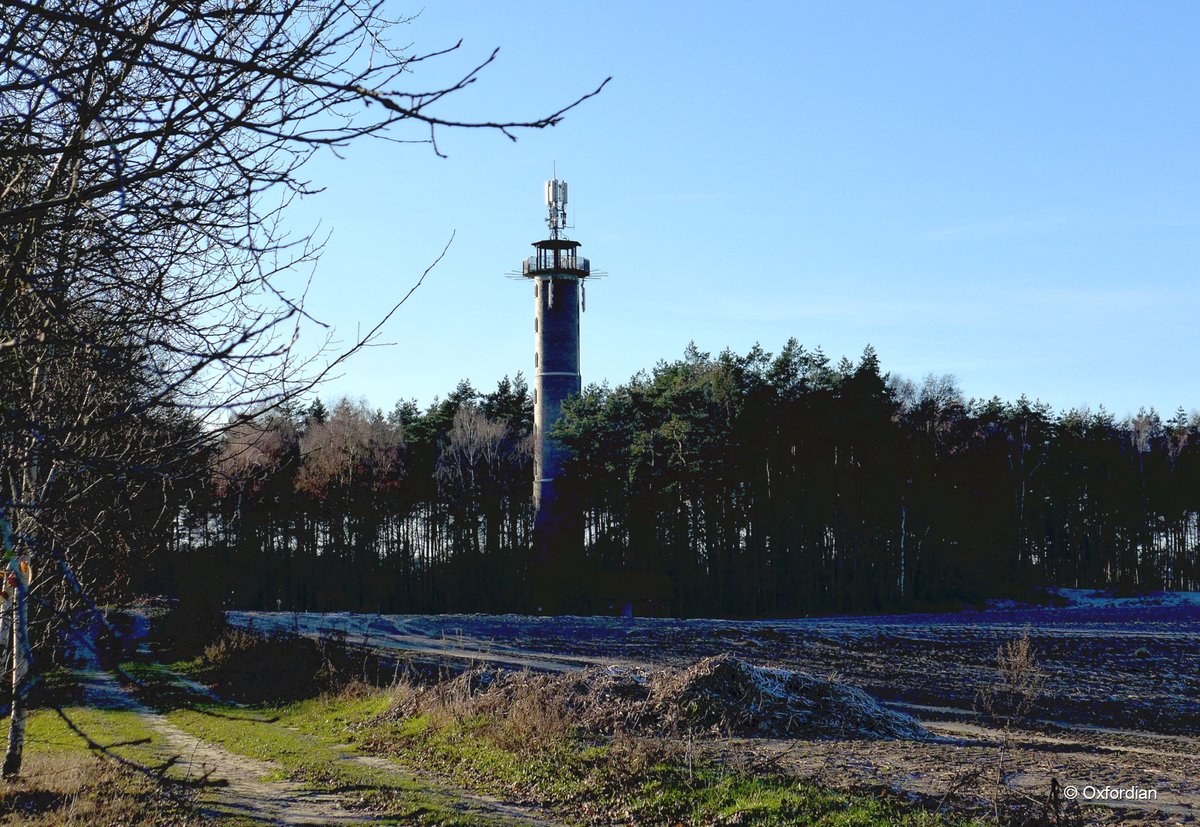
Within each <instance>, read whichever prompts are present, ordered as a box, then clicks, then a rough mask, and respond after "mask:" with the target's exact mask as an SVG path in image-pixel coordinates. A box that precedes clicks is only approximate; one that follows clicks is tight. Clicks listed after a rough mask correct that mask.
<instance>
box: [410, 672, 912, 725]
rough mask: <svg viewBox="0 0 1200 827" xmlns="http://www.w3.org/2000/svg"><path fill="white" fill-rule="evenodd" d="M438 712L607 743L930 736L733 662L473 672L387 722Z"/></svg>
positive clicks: (875, 710) (832, 687)
mask: <svg viewBox="0 0 1200 827" xmlns="http://www.w3.org/2000/svg"><path fill="white" fill-rule="evenodd" d="M434 708H436V709H438V710H440V711H441V712H443V713H444V712H451V713H452V714H454V715H455V716H456V717H457V716H462V717H469V716H471V715H493V716H498V717H510V716H512V715H513V714H514V713H516V712H517V711H518V710H521V709H530V708H537V709H540V710H544V711H550V710H554V711H556V712H558V713H561V717H562V718H563V719H564V720H568V721H571V722H572V723H573V725H574V726H576V727H578V728H580V729H582V730H584V731H586V732H589V733H593V734H600V735H612V734H615V733H617V732H625V733H629V734H636V735H647V736H653V735H661V736H677V735H682V734H684V733H688V732H693V733H700V732H705V733H710V734H714V735H743V736H761V737H772V738H784V737H805V738H849V739H881V738H889V739H911V740H921V739H924V738H928V737H929V734H928V733H927V732H926V731H925V729H924V728H923V727H922V726H921V725H920V724H919V723H917V721H916V720H914V719H913V718H911V717H909V716H907V715H903V714H900V713H898V712H893V711H891V710H888V709H884V708H883V707H881V706H880V705H879V704H878V703H876V702H875V700H874V699H873V698H871V697H870V696H869V695H867V694H866V693H865V692H863V691H862V690H861V689H858V688H856V687H852V686H846V685H844V684H840V683H836V682H833V681H828V680H821V679H819V678H816V677H813V676H811V675H806V674H804V673H802V672H793V671H790V670H786V669H773V668H767V667H761V666H754V665H752V664H749V663H746V662H745V661H742V660H739V659H737V658H735V657H733V656H731V655H719V656H717V657H712V658H707V659H705V660H702V661H699V662H698V663H695V664H693V665H691V666H689V667H687V668H683V669H676V668H663V669H655V670H638V669H630V668H624V667H609V668H607V669H588V670H585V671H581V672H572V673H566V674H541V673H532V672H506V671H503V670H498V669H473V670H470V671H468V672H464V673H463V674H461V675H459V676H458V677H457V678H455V679H453V680H451V681H446V682H443V683H440V684H437V685H435V686H429V687H423V688H420V689H417V690H414V691H413V692H411V693H407V694H404V695H402V696H401V698H400V701H399V703H398V704H397V706H396V707H395V708H393V710H391V711H390V712H389V713H388V716H387V717H389V718H403V717H408V716H411V715H414V714H419V713H423V712H427V711H430V710H431V709H434Z"/></svg>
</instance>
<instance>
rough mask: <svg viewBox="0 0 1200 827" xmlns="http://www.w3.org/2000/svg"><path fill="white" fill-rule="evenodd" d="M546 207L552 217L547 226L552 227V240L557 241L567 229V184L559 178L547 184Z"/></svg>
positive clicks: (547, 220) (548, 218)
mask: <svg viewBox="0 0 1200 827" xmlns="http://www.w3.org/2000/svg"><path fill="white" fill-rule="evenodd" d="M546 206H547V207H548V208H549V210H550V215H549V216H548V217H547V218H546V224H548V225H549V227H550V238H552V239H557V238H558V237H559V233H561V232H562V231H563V230H565V229H566V227H567V182H566V181H559V180H558V179H557V178H555V179H553V180H551V181H547V182H546Z"/></svg>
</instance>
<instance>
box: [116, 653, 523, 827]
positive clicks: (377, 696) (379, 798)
mask: <svg viewBox="0 0 1200 827" xmlns="http://www.w3.org/2000/svg"><path fill="white" fill-rule="evenodd" d="M126 668H127V669H128V671H129V672H130V673H131V674H133V675H134V676H135V677H137V679H138V680H139V681H143V682H144V685H145V687H146V689H144V690H143V691H142V695H143V698H144V699H145V700H146V701H147V702H154V696H155V694H158V698H159V700H158V701H157V703H158V705H159V708H160V710H161V712H162V714H163V715H164V716H165V717H166V718H167V720H169V721H170V722H171V723H173V724H174V725H175V726H177V727H179V728H180V729H182V730H184V731H185V732H188V733H190V734H192V735H195V736H197V737H199V738H202V739H204V740H206V741H209V742H211V743H214V744H218V745H220V746H222V747H224V748H225V749H227V750H229V751H230V752H234V753H237V754H239V755H245V756H249V757H251V758H255V759H259V760H263V761H271V762H273V763H275V764H276V765H278V766H279V767H280V773H279V776H280V778H290V779H294V780H299V781H302V782H304V783H306V784H308V785H309V786H311V787H312V788H313V789H319V790H324V791H329V792H335V793H352V794H353V796H354V798H355V799H356V800H357V801H358V803H359V804H360V805H361V806H362V807H363V809H364V810H367V811H370V812H371V813H374V814H377V817H378V818H379V819H380V820H379V822H378V823H380V824H387V823H403V824H423V825H441V824H463V825H480V827H484V826H485V825H496V824H507V825H511V824H512V822H511V821H510V820H509V821H504V820H497V819H491V818H488V817H484V816H475V815H472V814H470V813H467V812H463V810H462V809H461V807H460V806H458V802H457V801H456V800H455V798H454V795H453V794H452V793H451V792H449V791H447V790H445V789H443V788H439V787H431V785H430V783H429V782H428V781H427V780H418V779H416V778H414V777H412V776H411V775H409V774H407V773H405V772H404V771H403V769H402V768H401V767H399V766H396V767H395V768H394V769H388V768H383V767H376V766H371V765H368V764H364V763H359V762H357V761H354V760H352V759H348V758H347V755H353V753H354V747H353V745H352V744H351V741H352V740H353V738H354V737H355V736H354V733H353V731H352V730H353V729H354V728H355V727H356V725H358V724H361V723H362V722H363V721H366V720H369V719H371V718H373V717H375V716H377V715H379V714H380V713H382V712H383V711H384V710H385V709H386V708H387V706H388V703H389V699H388V697H387V695H386V694H385V693H382V692H372V693H354V694H341V695H323V696H320V697H317V698H310V699H306V700H302V701H295V702H292V703H287V704H279V705H273V706H265V705H264V706H253V707H248V706H236V705H233V704H226V703H215V702H212V701H211V700H210V699H207V698H204V697H203V696H198V695H197V694H196V693H195V692H194V691H192V690H190V689H188V688H187V687H186V686H184V685H182V684H180V682H179V681H178V678H177V677H175V676H173V675H172V673H171V671H170V669H167V668H166V667H162V666H159V665H153V664H127V665H126ZM164 701H168V702H169V703H164ZM267 780H271V779H270V778H268V779H267Z"/></svg>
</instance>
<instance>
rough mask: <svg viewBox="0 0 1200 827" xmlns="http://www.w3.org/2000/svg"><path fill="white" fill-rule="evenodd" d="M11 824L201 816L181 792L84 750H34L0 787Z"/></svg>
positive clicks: (97, 824) (188, 825)
mask: <svg viewBox="0 0 1200 827" xmlns="http://www.w3.org/2000/svg"><path fill="white" fill-rule="evenodd" d="M0 823H3V824H4V825H12V827H102V826H103V825H127V824H128V825H132V824H138V825H147V827H192V825H200V824H202V823H203V820H202V819H201V817H200V816H199V814H198V813H197V812H196V810H195V808H194V807H192V806H191V804H190V802H189V801H188V800H187V799H186V798H184V797H182V795H181V791H180V790H179V789H177V788H175V787H168V786H166V785H164V784H162V783H158V782H156V781H154V780H152V779H150V778H148V777H146V776H143V775H140V774H137V773H134V772H132V771H130V770H126V769H123V768H121V767H118V766H117V765H116V764H114V763H112V762H109V761H104V760H102V759H100V758H96V757H94V756H91V755H87V754H84V753H50V754H46V753H34V754H31V755H29V756H28V757H27V759H26V761H25V769H24V771H23V773H22V775H21V777H20V778H19V779H16V780H14V781H8V782H5V783H4V784H3V785H2V786H0Z"/></svg>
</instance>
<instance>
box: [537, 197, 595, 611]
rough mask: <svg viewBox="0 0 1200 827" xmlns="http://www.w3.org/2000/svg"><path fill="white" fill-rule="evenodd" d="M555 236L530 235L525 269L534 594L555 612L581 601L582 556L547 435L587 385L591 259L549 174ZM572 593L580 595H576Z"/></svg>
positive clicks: (579, 523) (574, 507)
mask: <svg viewBox="0 0 1200 827" xmlns="http://www.w3.org/2000/svg"><path fill="white" fill-rule="evenodd" d="M546 207H547V209H548V210H549V215H548V216H547V218H546V224H547V225H548V227H549V230H550V237H549V238H547V239H544V240H542V241H535V242H533V248H534V249H533V255H532V256H530V257H529V258H527V259H525V261H524V262H522V264H521V275H522V276H523V277H525V278H527V279H529V280H530V281H532V282H533V307H534V310H533V334H534V345H533V430H534V440H535V442H534V445H535V447H534V459H533V509H534V515H535V516H534V527H533V567H534V568H533V572H532V574H533V597H534V603H535V607H536V608H537V609H538V610H539V611H543V612H547V613H554V612H557V611H559V610H561V608H562V607H565V606H569V605H571V604H572V603H574V602H577V595H578V586H579V584H578V583H576V582H575V580H576V579H577V575H578V572H579V564H580V563H581V562H582V557H583V519H582V517H581V515H580V511H579V506H578V504H577V503H576V502H574V499H575V498H573V497H571V496H569V494H568V493H567V492H564V490H563V485H562V482H563V462H564V459H565V454H564V450H563V447H562V445H560V444H559V443H558V441H557V440H555V439H553V438H552V437H551V436H550V433H551V431H552V430H553V429H554V424H555V423H556V422H558V420H559V417H560V416H561V415H562V404H563V402H564V401H565V400H566V399H567V397H569V396H571V395H573V394H578V393H579V392H580V390H581V389H582V380H581V378H580V374H579V317H580V314H581V313H582V312H583V310H585V309H586V307H587V298H586V295H585V292H584V291H585V287H584V283H585V282H586V281H587V279H588V278H589V277H591V275H592V268H591V262H589V261H588V260H587V259H586V258H584V257H583V256H581V255H579V246H580V245H579V242H578V241H571V240H569V239H567V238H566V237H565V236H564V233H565V231H566V230H567V229H568V227H567V182H566V181H559V180H558V179H557V178H555V179H554V180H552V181H547V182H546ZM573 597H575V600H573V599H572V598H573Z"/></svg>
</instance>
